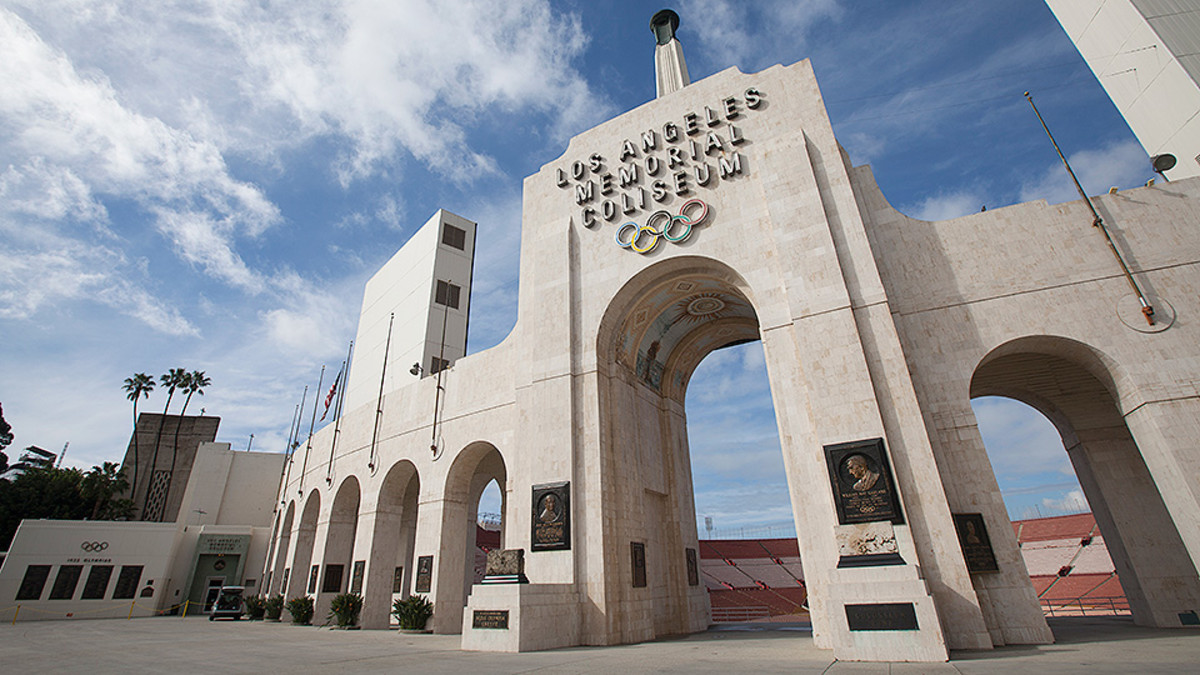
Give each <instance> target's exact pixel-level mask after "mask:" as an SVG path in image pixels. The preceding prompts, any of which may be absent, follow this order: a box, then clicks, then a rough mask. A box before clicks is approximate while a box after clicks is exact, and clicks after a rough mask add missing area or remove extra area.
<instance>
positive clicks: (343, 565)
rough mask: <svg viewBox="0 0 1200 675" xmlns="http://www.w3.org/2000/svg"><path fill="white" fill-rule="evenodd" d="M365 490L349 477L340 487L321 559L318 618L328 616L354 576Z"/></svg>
mask: <svg viewBox="0 0 1200 675" xmlns="http://www.w3.org/2000/svg"><path fill="white" fill-rule="evenodd" d="M361 494H362V491H361V490H360V489H359V485H358V479H357V478H355V477H354V476H349V477H348V478H346V479H345V480H344V481H342V484H341V485H340V486H339V487H338V490H337V492H336V493H335V494H334V497H333V503H332V504H331V505H330V509H329V520H328V521H327V522H326V523H324V528H323V529H324V530H325V550H324V553H323V555H322V556H321V564H322V567H323V568H324V569H323V570H322V572H321V579H320V584H319V586H318V587H317V602H316V612H317V614H316V616H324V615H325V613H326V612H327V611H328V606H329V602H330V601H331V600H332V599H333V597H334V596H335V595H337V594H339V593H345V592H346V589H347V584H348V583H349V579H350V573H351V558H353V555H354V535H355V531H356V530H357V528H358V507H359V503H360V501H361Z"/></svg>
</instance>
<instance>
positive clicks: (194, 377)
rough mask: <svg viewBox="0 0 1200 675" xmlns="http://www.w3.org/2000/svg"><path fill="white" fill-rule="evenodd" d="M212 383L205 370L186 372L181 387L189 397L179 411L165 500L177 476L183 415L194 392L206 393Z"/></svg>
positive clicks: (184, 400)
mask: <svg viewBox="0 0 1200 675" xmlns="http://www.w3.org/2000/svg"><path fill="white" fill-rule="evenodd" d="M210 384H212V380H210V379H208V377H206V376H205V375H204V371H203V370H193V371H192V372H190V373H184V374H183V378H182V381H181V382H180V384H179V388H180V389H183V390H186V391H187V398H185V399H183V410H180V411H179V424H177V425H175V443H174V444H173V445H172V447H171V471H170V473H168V474H167V490H166V493H165V494H164V495H163V502H166V501H167V497H168V496H170V494H171V479H172V478H174V476H175V458H176V457H178V456H179V430H180V428H182V427H183V415H184V413H186V412H187V407H188V404H189V403H191V402H192V394H200V395H201V396H203V395H204V387H207V386H209V385H210Z"/></svg>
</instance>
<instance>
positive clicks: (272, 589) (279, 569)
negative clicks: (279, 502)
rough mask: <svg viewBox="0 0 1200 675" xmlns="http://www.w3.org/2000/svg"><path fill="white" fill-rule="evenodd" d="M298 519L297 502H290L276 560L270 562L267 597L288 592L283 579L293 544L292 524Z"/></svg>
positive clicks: (279, 536)
mask: <svg viewBox="0 0 1200 675" xmlns="http://www.w3.org/2000/svg"><path fill="white" fill-rule="evenodd" d="M295 518H296V500H294V499H293V500H292V501H290V502H288V507H287V511H286V512H285V513H284V516H283V524H282V526H281V527H280V528H279V534H278V537H277V539H276V541H275V559H274V560H272V561H270V564H271V568H270V572H269V574H270V577H269V579H268V580H267V584H266V589H265V590H266V592H267V595H274V594H275V593H286V592H287V587H286V585H287V580H286V579H284V578H283V570H284V569H286V568H287V554H288V546H289V545H290V544H291V543H292V523H293V521H294V520H295Z"/></svg>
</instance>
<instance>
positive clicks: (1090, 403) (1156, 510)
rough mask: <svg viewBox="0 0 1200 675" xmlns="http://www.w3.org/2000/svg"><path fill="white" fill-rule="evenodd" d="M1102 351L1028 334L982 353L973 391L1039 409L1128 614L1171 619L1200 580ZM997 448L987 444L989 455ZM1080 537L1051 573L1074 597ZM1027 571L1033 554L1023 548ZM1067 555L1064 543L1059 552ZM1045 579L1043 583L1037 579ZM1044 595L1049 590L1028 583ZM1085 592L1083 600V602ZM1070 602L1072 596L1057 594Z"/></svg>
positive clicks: (1160, 621)
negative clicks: (1063, 453) (1073, 478)
mask: <svg viewBox="0 0 1200 675" xmlns="http://www.w3.org/2000/svg"><path fill="white" fill-rule="evenodd" d="M1117 381H1119V378H1117V377H1115V376H1114V372H1113V369H1112V368H1111V366H1110V365H1109V364H1108V363H1107V359H1105V358H1104V357H1103V355H1101V354H1099V353H1098V352H1096V351H1095V350H1092V349H1091V348H1089V347H1087V346H1086V345H1082V344H1080V343H1077V342H1074V341H1070V340H1066V339H1056V338H1044V337H1040V338H1027V339H1023V340H1017V341H1014V342H1011V343H1008V344H1006V345H1004V346H1002V347H1000V348H998V349H996V350H994V351H993V352H992V353H991V354H989V355H988V356H987V357H986V358H985V359H984V360H983V361H982V362H981V364H980V365H979V366H978V367H977V368H976V370H975V373H974V376H973V377H972V380H971V391H970V394H971V397H972V399H978V398H980V397H985V396H1000V397H1005V398H1009V399H1014V400H1017V401H1020V402H1022V403H1024V404H1026V405H1028V406H1030V407H1032V408H1033V409H1035V410H1037V411H1038V412H1039V413H1041V414H1042V415H1044V416H1045V417H1046V418H1047V419H1048V420H1049V421H1050V423H1051V424H1053V425H1054V428H1055V429H1056V431H1057V432H1058V435H1059V437H1060V438H1061V439H1062V445H1063V447H1064V448H1065V449H1066V454H1067V456H1068V458H1069V460H1070V464H1071V466H1072V467H1073V468H1074V472H1075V476H1076V477H1077V479H1078V481H1079V485H1080V487H1081V488H1082V492H1083V494H1084V495H1085V496H1086V500H1087V503H1088V504H1089V505H1090V507H1091V512H1092V514H1093V516H1094V518H1095V523H1096V526H1097V529H1098V533H1099V535H1101V536H1102V537H1103V543H1104V544H1105V546H1106V547H1107V549H1108V553H1109V556H1110V558H1111V560H1112V564H1113V566H1114V569H1115V573H1116V576H1118V577H1119V580H1120V585H1121V588H1122V589H1123V590H1124V594H1125V597H1126V598H1127V599H1128V604H1129V609H1130V611H1131V612H1132V614H1133V619H1134V622H1135V623H1137V624H1139V625H1146V626H1178V625H1180V614H1181V613H1185V612H1190V611H1192V610H1193V608H1195V607H1196V606H1197V605H1198V604H1200V579H1198V578H1197V574H1196V568H1195V566H1194V565H1193V563H1192V561H1191V558H1190V556H1189V555H1188V553H1187V551H1186V548H1185V547H1184V544H1183V541H1182V539H1181V538H1180V536H1179V533H1178V531H1177V529H1176V527H1175V524H1174V522H1173V520H1172V518H1171V515H1170V513H1169V512H1168V510H1167V507H1166V505H1165V504H1164V503H1163V499H1162V496H1161V495H1160V493H1159V491H1158V488H1157V486H1156V485H1155V480H1154V477H1153V475H1152V474H1151V473H1150V470H1149V469H1148V468H1147V465H1146V462H1145V460H1144V459H1143V457H1142V453H1141V451H1140V450H1139V448H1138V445H1137V442H1136V440H1135V439H1134V437H1133V435H1132V433H1131V432H1130V429H1129V427H1128V426H1127V425H1126V423H1125V418H1124V416H1123V414H1122V411H1121V409H1120V407H1119V406H1118V398H1117V395H1116V385H1115V383H1116V382H1117ZM997 452H1001V450H999V449H997V448H994V447H993V448H990V449H989V453H990V454H993V455H994V454H996V453H997ZM1087 539H1088V538H1087V537H1084V538H1082V539H1081V541H1080V545H1079V546H1078V547H1077V549H1078V550H1077V551H1076V553H1074V554H1072V555H1071V556H1070V559H1069V560H1067V561H1066V562H1065V563H1064V564H1063V565H1062V566H1061V567H1060V569H1059V570H1058V571H1055V572H1053V574H1054V576H1056V577H1059V579H1057V580H1055V581H1054V586H1055V587H1059V592H1058V593H1057V594H1056V595H1063V592H1064V591H1065V592H1066V595H1071V593H1072V592H1071V591H1070V590H1068V589H1071V588H1073V587H1074V586H1076V585H1079V586H1080V588H1081V589H1082V588H1084V587H1087V586H1090V585H1096V584H1092V583H1091V581H1090V580H1088V581H1085V582H1084V583H1083V584H1075V583H1073V580H1072V576H1073V575H1075V574H1077V573H1079V574H1086V573H1087V570H1086V569H1078V568H1079V567H1080V566H1079V564H1078V563H1079V561H1081V560H1085V558H1083V556H1084V555H1086V549H1087V547H1088V546H1089V545H1091V544H1092V542H1093V541H1095V540H1094V539H1093V540H1092V541H1087ZM1024 553H1025V555H1024V557H1025V559H1026V561H1027V566H1028V567H1030V568H1031V569H1030V572H1031V573H1032V574H1034V575H1035V577H1036V576H1037V575H1038V572H1040V571H1042V570H1040V569H1039V568H1040V567H1041V566H1042V565H1041V563H1040V562H1039V561H1036V560H1035V559H1034V558H1032V557H1031V555H1032V552H1031V551H1025V552H1024ZM1066 553H1071V551H1069V550H1068V551H1066ZM1041 585H1043V586H1044V585H1045V584H1041ZM1035 590H1037V591H1038V592H1039V594H1040V595H1041V596H1042V597H1043V598H1045V597H1046V596H1047V595H1048V593H1047V589H1046V588H1035ZM1086 595H1087V594H1081V596H1082V597H1081V598H1080V602H1078V603H1076V604H1082V605H1085V606H1086V605H1087V604H1088V601H1087V599H1086ZM1062 599H1063V600H1067V601H1069V600H1070V598H1065V597H1064V598H1062Z"/></svg>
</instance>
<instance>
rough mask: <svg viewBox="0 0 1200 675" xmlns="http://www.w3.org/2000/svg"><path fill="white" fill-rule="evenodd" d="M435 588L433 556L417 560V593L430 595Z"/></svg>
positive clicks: (425, 556)
mask: <svg viewBox="0 0 1200 675" xmlns="http://www.w3.org/2000/svg"><path fill="white" fill-rule="evenodd" d="M431 588H433V556H431V555H423V556H421V557H419V558H417V592H418V593H428V592H429V590H430V589H431Z"/></svg>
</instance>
